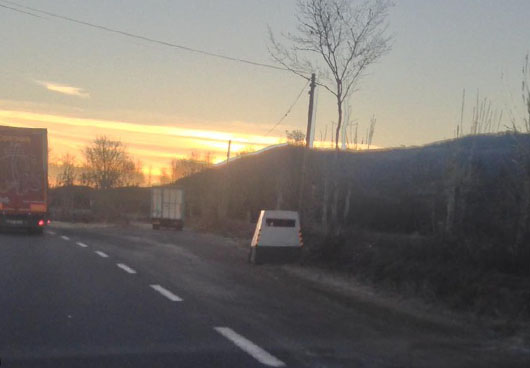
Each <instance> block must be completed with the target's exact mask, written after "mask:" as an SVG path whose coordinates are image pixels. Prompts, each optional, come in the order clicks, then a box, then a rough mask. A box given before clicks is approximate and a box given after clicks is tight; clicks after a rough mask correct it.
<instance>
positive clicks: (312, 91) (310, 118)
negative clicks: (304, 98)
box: [298, 73, 316, 219]
mask: <svg viewBox="0 0 530 368" xmlns="http://www.w3.org/2000/svg"><path fill="white" fill-rule="evenodd" d="M315 87H316V76H315V73H312V74H311V83H310V84H309V109H308V112H307V133H306V136H305V139H306V144H305V148H304V152H303V157H302V168H301V173H300V190H299V191H298V193H299V194H298V212H299V214H300V218H301V219H302V218H303V217H304V207H303V206H304V192H305V190H304V189H305V176H306V168H307V151H308V150H309V148H310V146H311V124H312V123H313V116H314V115H313V109H314V98H315Z"/></svg>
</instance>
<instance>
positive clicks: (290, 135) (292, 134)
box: [285, 129, 305, 146]
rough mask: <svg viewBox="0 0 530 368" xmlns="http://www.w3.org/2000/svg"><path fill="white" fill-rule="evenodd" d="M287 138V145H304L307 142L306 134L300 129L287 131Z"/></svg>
mask: <svg viewBox="0 0 530 368" xmlns="http://www.w3.org/2000/svg"><path fill="white" fill-rule="evenodd" d="M285 136H286V137H287V143H289V144H294V145H297V146H298V145H303V144H304V142H305V134H304V132H302V131H301V130H300V129H297V130H286V131H285Z"/></svg>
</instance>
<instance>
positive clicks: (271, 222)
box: [265, 218, 296, 227]
mask: <svg viewBox="0 0 530 368" xmlns="http://www.w3.org/2000/svg"><path fill="white" fill-rule="evenodd" d="M265 223H266V224H267V226H272V227H294V226H295V224H296V220H292V219H275V218H268V219H265Z"/></svg>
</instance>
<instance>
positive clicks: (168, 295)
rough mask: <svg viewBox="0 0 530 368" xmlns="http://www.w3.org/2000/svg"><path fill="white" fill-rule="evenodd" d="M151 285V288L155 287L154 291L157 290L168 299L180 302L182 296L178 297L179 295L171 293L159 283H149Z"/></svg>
mask: <svg viewBox="0 0 530 368" xmlns="http://www.w3.org/2000/svg"><path fill="white" fill-rule="evenodd" d="M151 287H152V288H153V289H155V290H156V291H158V292H159V293H160V294H162V295H163V296H165V297H166V298H168V299H169V300H171V301H172V302H181V301H182V298H180V297H179V296H177V295H175V294H173V293H172V292H171V291H169V290H167V289H165V288H163V287H162V286H160V285H151Z"/></svg>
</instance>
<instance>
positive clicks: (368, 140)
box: [366, 115, 377, 149]
mask: <svg viewBox="0 0 530 368" xmlns="http://www.w3.org/2000/svg"><path fill="white" fill-rule="evenodd" d="M376 123H377V119H376V118H375V115H373V116H372V118H371V119H370V128H369V129H368V135H367V137H366V143H367V144H368V149H370V146H371V145H372V140H373V139H374V132H375V124H376Z"/></svg>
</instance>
